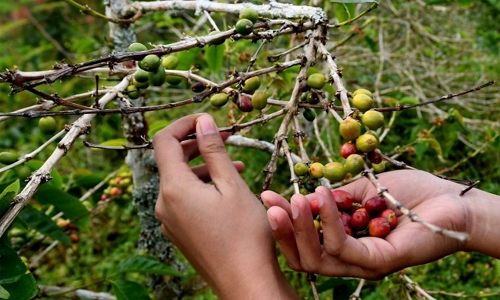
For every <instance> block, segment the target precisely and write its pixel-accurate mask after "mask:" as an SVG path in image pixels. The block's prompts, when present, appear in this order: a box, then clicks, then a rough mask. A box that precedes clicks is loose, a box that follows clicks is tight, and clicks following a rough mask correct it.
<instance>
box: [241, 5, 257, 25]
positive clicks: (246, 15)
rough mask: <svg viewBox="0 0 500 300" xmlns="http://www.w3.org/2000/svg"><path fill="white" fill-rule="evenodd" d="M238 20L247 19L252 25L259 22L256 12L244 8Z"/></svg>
mask: <svg viewBox="0 0 500 300" xmlns="http://www.w3.org/2000/svg"><path fill="white" fill-rule="evenodd" d="M239 18H240V19H248V20H250V21H251V22H252V23H255V22H257V21H258V20H259V14H258V13H257V11H256V10H255V9H253V8H249V7H247V8H244V9H242V10H241V11H240V16H239Z"/></svg>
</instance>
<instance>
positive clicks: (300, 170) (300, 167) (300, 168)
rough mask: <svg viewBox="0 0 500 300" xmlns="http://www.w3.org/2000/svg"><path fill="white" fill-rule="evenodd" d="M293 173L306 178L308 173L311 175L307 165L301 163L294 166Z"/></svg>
mask: <svg viewBox="0 0 500 300" xmlns="http://www.w3.org/2000/svg"><path fill="white" fill-rule="evenodd" d="M293 171H294V172H295V174H296V175H297V176H304V175H307V173H309V167H307V165H306V164H305V163H301V162H299V163H296V164H295V165H294V166H293Z"/></svg>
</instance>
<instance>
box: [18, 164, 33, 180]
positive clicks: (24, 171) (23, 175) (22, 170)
mask: <svg viewBox="0 0 500 300" xmlns="http://www.w3.org/2000/svg"><path fill="white" fill-rule="evenodd" d="M30 176H31V169H30V168H29V167H28V166H26V165H23V166H21V167H19V168H17V177H19V179H21V180H23V181H24V180H26V179H27V178H28V177H30Z"/></svg>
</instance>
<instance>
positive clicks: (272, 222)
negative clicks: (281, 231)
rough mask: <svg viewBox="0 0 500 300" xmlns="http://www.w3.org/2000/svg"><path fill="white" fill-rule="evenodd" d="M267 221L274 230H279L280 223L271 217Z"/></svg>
mask: <svg viewBox="0 0 500 300" xmlns="http://www.w3.org/2000/svg"><path fill="white" fill-rule="evenodd" d="M267 219H268V221H269V225H270V226H271V229H272V230H276V229H278V221H277V220H276V219H275V218H273V217H271V216H269V218H267Z"/></svg>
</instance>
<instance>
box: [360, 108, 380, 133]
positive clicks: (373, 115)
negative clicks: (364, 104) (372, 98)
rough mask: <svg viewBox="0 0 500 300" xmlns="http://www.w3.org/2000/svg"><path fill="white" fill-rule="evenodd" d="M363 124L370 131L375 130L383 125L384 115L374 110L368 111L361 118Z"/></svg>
mask: <svg viewBox="0 0 500 300" xmlns="http://www.w3.org/2000/svg"><path fill="white" fill-rule="evenodd" d="M361 121H362V122H363V124H364V125H365V126H366V127H368V128H369V129H371V130H377V129H379V128H380V127H382V125H384V115H383V114H382V113H381V112H379V111H376V110H369V111H367V112H365V113H364V114H363V116H362V117H361Z"/></svg>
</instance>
